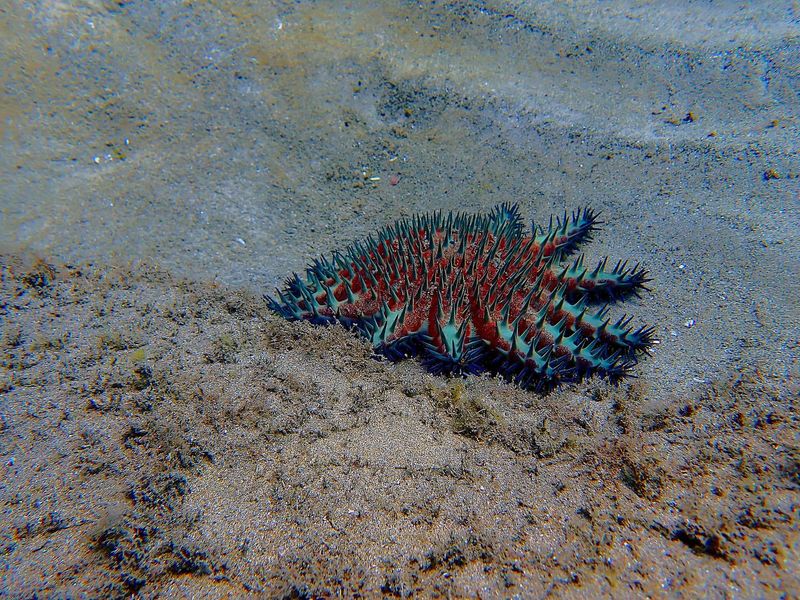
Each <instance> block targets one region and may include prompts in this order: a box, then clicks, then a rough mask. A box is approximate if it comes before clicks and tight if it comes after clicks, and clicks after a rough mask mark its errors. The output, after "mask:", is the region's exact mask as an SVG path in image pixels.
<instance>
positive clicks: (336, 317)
mask: <svg viewBox="0 0 800 600" xmlns="http://www.w3.org/2000/svg"><path fill="white" fill-rule="evenodd" d="M599 224H600V222H599V221H598V214H597V213H596V212H594V211H592V210H591V209H589V208H586V209H584V210H582V211H581V210H579V211H576V212H575V213H573V214H572V215H571V216H568V215H567V214H566V213H565V214H564V217H563V218H558V219H556V220H555V222H554V221H553V219H552V218H551V219H550V225H549V226H548V227H547V228H542V227H537V226H534V225H532V226H531V229H530V231H528V230H526V228H525V226H524V225H523V223H522V219H521V218H520V215H519V209H518V207H517V205H515V204H514V205H510V204H503V205H501V206H497V207H495V208H494V209H493V210H492V212H491V213H489V214H488V215H469V214H464V213H455V214H454V213H449V214H447V215H443V214H442V213H440V212H435V213H433V214H426V215H416V216H414V217H411V218H409V219H402V220H400V221H397V222H396V223H394V224H392V225H388V226H386V227H384V228H383V229H382V230H381V231H379V232H378V233H377V235H370V236H368V237H367V238H366V239H364V240H361V241H358V242H355V243H354V244H352V245H350V246H348V247H347V248H345V249H344V251H342V252H333V254H332V256H331V258H330V259H326V258H325V257H324V256H323V257H322V258H320V259H318V260H315V261H314V263H313V264H312V265H310V266H309V267H308V268H307V269H306V275H305V278H301V277H300V276H298V275H297V274H294V275H293V276H292V277H290V278H289V279H288V280H287V281H286V284H285V287H284V288H283V289H282V290H278V298H279V300H276V299H273V298H269V297H267V301H268V303H269V306H270V308H271V309H272V310H274V311H275V312H277V313H278V314H280V315H282V316H283V317H285V318H287V319H290V320H298V319H308V320H310V321H311V322H313V323H320V324H326V323H335V322H339V323H342V324H343V325H344V326H346V327H352V328H355V329H357V330H358V331H359V332H360V333H361V334H362V335H363V336H364V337H366V338H367V339H368V340H369V341H370V342H371V343H372V345H373V347H374V348H375V350H376V352H379V353H381V354H384V355H385V356H387V357H388V358H390V359H391V360H399V359H401V358H404V357H407V356H414V355H421V356H422V362H423V364H424V365H425V367H426V368H427V369H428V370H429V371H431V372H433V373H453V374H477V373H481V372H484V371H490V372H494V373H499V374H501V375H502V376H503V377H505V378H506V379H507V380H510V381H514V382H516V383H518V384H519V385H520V386H522V387H524V388H534V389H537V390H542V389H547V388H550V387H552V386H554V385H556V384H557V383H559V382H562V381H575V380H578V379H581V378H583V377H586V376H589V375H592V374H597V375H600V376H607V377H609V378H611V379H612V380H617V379H619V378H620V377H622V376H625V375H627V374H629V372H630V369H631V367H632V366H633V365H634V364H635V363H636V360H637V355H638V354H639V353H641V352H644V351H647V349H648V348H649V347H650V345H651V344H652V342H653V333H654V329H653V328H652V327H646V326H641V327H639V328H637V329H633V328H631V327H629V324H630V322H631V317H626V316H625V315H623V316H621V317H620V318H619V319H617V320H616V321H615V322H612V321H611V318H610V317H609V316H608V313H609V312H610V308H609V302H613V301H614V300H616V299H620V298H624V297H625V296H627V295H629V294H636V295H638V291H639V290H640V289H642V288H644V284H645V283H646V282H647V281H649V279H648V277H647V271H646V270H644V269H643V268H641V267H640V266H639V265H636V266H634V267H632V268H628V267H627V266H626V263H624V262H619V263H617V265H616V266H615V267H614V268H613V269H610V270H609V269H608V268H607V262H608V259H607V258H605V259H603V260H601V261H600V262H599V263H598V264H597V266H596V267H594V268H589V267H587V266H584V258H583V255H581V256H579V257H578V258H577V260H575V261H574V262H571V263H569V264H566V265H563V266H562V265H561V264H560V263H561V262H562V261H563V260H564V259H565V258H567V257H568V256H570V255H572V254H574V253H575V252H576V250H577V249H578V247H579V246H580V244H581V243H583V242H586V241H588V240H590V239H591V236H592V232H593V231H595V230H596V229H597V228H598V225H599ZM593 305H595V306H597V305H599V306H597V307H596V308H594V309H591V310H590V308H591V307H592V306H593Z"/></svg>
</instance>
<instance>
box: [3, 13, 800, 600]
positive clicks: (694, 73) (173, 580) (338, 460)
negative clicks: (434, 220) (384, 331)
mask: <svg viewBox="0 0 800 600" xmlns="http://www.w3.org/2000/svg"><path fill="white" fill-rule="evenodd" d="M670 7H671V8H666V7H660V8H659V7H658V6H655V7H654V6H652V5H649V4H643V3H638V2H625V3H609V4H607V3H604V4H602V5H595V4H591V3H583V2H576V3H570V4H569V5H562V4H557V3H528V2H506V3H499V2H480V3H477V2H475V3H472V2H464V3H455V4H451V5H440V4H438V3H436V4H434V3H420V4H416V3H409V4H406V3H395V2H370V3H368V4H367V3H363V4H361V3H353V4H350V5H344V4H342V3H339V2H318V3H307V2H303V3H282V2H273V3H241V2H235V3H233V2H226V1H217V2H202V3H186V2H184V3H180V2H163V3H153V4H149V3H148V4H140V3H106V2H99V1H96V2H94V1H90V2H83V3H80V4H77V3H75V4H68V3H41V4H37V5H35V6H32V7H29V6H28V5H27V4H23V3H18V2H12V3H11V4H10V5H9V6H8V7H7V8H6V9H5V11H4V12H3V13H2V14H3V19H0V52H2V56H3V57H4V62H5V64H6V67H5V68H4V69H3V70H2V71H0V81H2V82H3V92H2V96H0V97H2V100H3V101H2V103H0V116H2V119H0V144H2V145H1V146H0V190H1V191H2V196H0V198H2V200H0V209H2V212H0V250H2V255H0V267H2V282H1V284H0V286H1V287H0V320H1V322H2V338H0V460H1V461H2V463H1V464H0V467H1V468H2V478H1V479H0V577H2V580H0V595H4V596H8V597H12V598H23V597H25V598H27V597H32V596H33V595H37V596H39V597H81V596H88V597H98V596H104V597H105V596H116V597H129V596H130V595H131V594H138V595H139V596H140V597H143V598H151V597H159V596H160V597H247V596H250V597H326V596H333V595H340V596H345V597H353V596H357V595H360V596H365V597H379V596H396V597H408V596H421V597H429V596H448V597H463V596H482V597H544V596H547V595H555V596H557V597H600V596H608V597H628V596H631V595H645V596H650V597H662V596H694V595H699V594H708V595H711V596H715V597H719V596H735V597H759V598H760V597H781V596H782V595H783V596H785V597H791V596H794V595H798V594H800V591H799V590H800V587H798V586H800V577H798V575H797V574H798V573H800V546H799V544H800V542H799V541H798V524H797V523H798V506H800V504H799V503H800V479H799V477H800V476H799V475H798V474H799V473H800V444H798V439H800V435H798V420H797V418H798V417H797V414H798V409H797V398H798V347H800V343H799V342H798V339H799V338H800V329H798V315H800V302H798V297H797V292H796V287H797V286H796V282H797V278H798V276H799V275H800V243H799V236H798V224H799V223H800V214H799V213H800V210H798V209H799V208H800V203H799V202H798V197H799V196H800V161H798V159H797V157H798V140H800V135H798V134H799V133H800V131H798V129H800V127H798V122H797V114H800V96H798V94H797V90H798V89H800V71H798V65H800V44H799V43H798V42H799V41H800V25H799V23H800V21H798V18H799V17H798V15H800V13H799V12H798V9H797V7H796V6H794V5H792V4H791V3H779V2H776V3H758V6H755V7H734V5H732V4H726V5H725V6H724V7H719V6H715V7H706V6H705V5H698V4H695V3H689V2H687V3H679V4H675V3H672V4H670ZM506 201H513V202H518V203H519V204H520V207H521V209H522V211H523V213H524V214H526V215H528V216H529V217H530V218H531V219H535V220H536V222H542V221H546V220H547V219H548V218H549V216H550V215H551V214H553V213H555V214H559V213H561V212H563V210H565V209H569V210H571V209H573V208H578V207H580V206H584V205H587V204H588V205H591V206H592V207H594V208H596V209H599V210H602V211H603V215H604V220H605V221H606V224H605V226H604V229H603V230H602V231H601V232H599V233H598V235H597V236H596V239H595V241H593V242H592V243H591V244H590V245H589V246H588V247H587V248H586V253H587V258H588V259H590V260H592V261H593V260H596V259H598V258H601V257H603V256H605V255H610V256H612V257H614V258H626V259H631V260H634V261H640V262H642V263H643V264H644V265H645V266H646V267H647V268H648V269H649V270H650V272H651V276H652V278H653V281H652V283H651V285H650V287H651V291H649V292H646V293H644V294H643V295H642V298H641V299H634V300H631V301H627V302H626V303H625V304H624V305H621V306H619V307H615V308H614V310H615V311H616V312H617V313H619V314H621V313H622V312H624V311H628V312H630V313H631V314H634V315H635V319H636V323H652V324H655V325H656V328H657V337H658V338H659V341H660V343H659V344H658V345H657V346H656V347H655V348H654V351H653V355H652V356H651V357H648V358H646V359H644V360H643V361H642V362H641V363H640V364H639V365H638V366H637V367H636V369H635V374H636V375H637V377H636V378H635V379H631V380H627V381H625V382H623V383H622V384H621V385H620V386H618V387H614V386H611V385H609V384H608V383H607V382H605V381H602V380H590V381H587V382H584V383H581V384H578V385H569V386H562V387H561V388H559V389H557V390H555V391H554V392H552V393H550V394H547V395H539V394H534V393H531V392H526V391H524V390H520V389H518V388H516V387H515V386H513V385H509V384H506V383H504V382H502V381H501V380H499V379H494V378H491V377H488V376H485V377H470V378H465V379H460V378H446V377H434V376H432V375H429V374H427V373H425V371H424V370H423V369H422V367H421V366H420V365H419V364H418V363H416V362H414V361H413V360H412V361H405V362H402V363H396V364H392V363H388V362H385V361H380V360H377V359H376V358H375V357H374V356H372V353H371V352H370V349H369V347H367V346H366V344H365V343H364V342H363V341H361V340H359V339H358V338H356V337H355V336H354V335H353V334H351V333H349V332H347V331H344V330H343V329H341V328H337V327H331V328H315V327H312V326H310V325H308V324H291V323H286V322H284V321H282V320H280V319H279V318H277V317H275V316H274V315H271V314H270V313H269V311H268V310H267V308H266V305H265V303H264V301H263V299H262V298H261V294H263V293H265V292H270V290H271V289H272V288H273V287H274V286H275V285H278V284H279V283H280V282H281V281H282V279H283V278H284V277H285V276H286V275H288V274H289V273H291V272H292V271H300V270H302V269H303V268H304V266H305V264H306V263H307V261H308V260H310V259H311V258H313V257H314V256H317V255H319V254H321V253H323V252H324V253H329V252H330V251H331V250H334V249H336V248H337V247H339V246H341V245H343V244H346V243H347V242H350V241H353V240H355V239H358V238H359V237H361V236H363V235H366V234H367V233H369V232H370V231H372V230H373V229H375V228H377V227H379V226H381V225H383V224H385V223H387V222H389V221H391V220H393V219H395V218H398V217H401V216H404V215H410V214H413V213H414V212H417V211H429V210H434V209H442V210H468V211H482V210H487V209H488V208H490V207H491V206H493V205H494V204H496V203H499V202H506Z"/></svg>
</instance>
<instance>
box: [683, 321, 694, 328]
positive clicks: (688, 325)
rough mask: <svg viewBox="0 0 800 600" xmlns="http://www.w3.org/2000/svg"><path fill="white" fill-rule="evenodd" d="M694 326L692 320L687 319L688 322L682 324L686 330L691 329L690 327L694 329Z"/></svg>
mask: <svg viewBox="0 0 800 600" xmlns="http://www.w3.org/2000/svg"><path fill="white" fill-rule="evenodd" d="M694 324H695V320H694V319H689V320H688V321H686V323H684V325H685V326H686V329H691V328H692V327H694Z"/></svg>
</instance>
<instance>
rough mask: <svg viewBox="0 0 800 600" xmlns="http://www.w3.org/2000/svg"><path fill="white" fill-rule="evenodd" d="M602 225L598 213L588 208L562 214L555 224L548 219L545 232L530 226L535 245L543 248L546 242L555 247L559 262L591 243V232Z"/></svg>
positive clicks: (541, 228) (551, 219)
mask: <svg viewBox="0 0 800 600" xmlns="http://www.w3.org/2000/svg"><path fill="white" fill-rule="evenodd" d="M600 225H602V221H600V213H598V212H596V211H594V210H592V209H591V208H589V207H588V206H587V207H586V208H584V209H583V210H580V209H578V210H576V211H574V212H573V213H572V215H568V214H567V213H566V212H564V216H563V217H556V221H555V223H554V222H553V218H552V217H550V224H549V225H548V227H547V230H545V229H544V228H543V227H541V226H538V227H537V226H536V225H531V229H532V230H533V233H534V236H535V238H536V243H537V244H538V245H539V246H543V245H545V244H546V243H548V242H552V243H553V244H554V245H555V251H554V254H555V255H556V260H561V259H563V258H566V257H567V256H570V255H571V254H574V253H575V252H576V251H577V249H578V248H579V247H580V245H581V244H584V243H586V242H589V241H591V239H592V232H594V231H596V230H597V229H599V226H600Z"/></svg>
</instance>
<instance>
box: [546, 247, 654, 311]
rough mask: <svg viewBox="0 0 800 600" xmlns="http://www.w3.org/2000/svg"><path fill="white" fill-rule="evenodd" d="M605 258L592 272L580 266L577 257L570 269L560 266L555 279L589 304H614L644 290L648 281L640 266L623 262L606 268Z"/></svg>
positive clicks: (579, 258) (581, 258)
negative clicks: (584, 296) (618, 299)
mask: <svg viewBox="0 0 800 600" xmlns="http://www.w3.org/2000/svg"><path fill="white" fill-rule="evenodd" d="M607 262H608V259H603V260H602V261H600V262H599V263H598V265H597V267H595V268H594V269H593V270H591V271H590V270H589V268H588V267H585V266H584V265H583V257H582V256H580V257H578V260H576V261H575V262H574V263H573V264H572V265H571V266H567V267H564V268H563V269H562V271H561V272H560V273H559V275H558V279H559V280H560V281H561V282H563V283H565V284H566V285H567V289H568V290H569V293H570V294H571V295H573V296H581V295H584V294H585V295H586V297H587V299H588V300H589V302H597V301H614V300H616V299H617V298H623V297H625V296H628V295H630V294H635V295H637V296H638V295H639V290H641V289H645V290H646V289H647V286H646V285H645V284H646V283H647V282H648V281H650V278H649V277H648V276H647V275H648V272H647V270H646V269H645V268H643V267H642V266H641V265H638V264H637V265H635V266H633V267H628V266H627V261H626V262H622V261H620V262H618V263H617V265H616V266H615V267H614V268H613V269H611V270H607V269H606V263H607Z"/></svg>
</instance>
